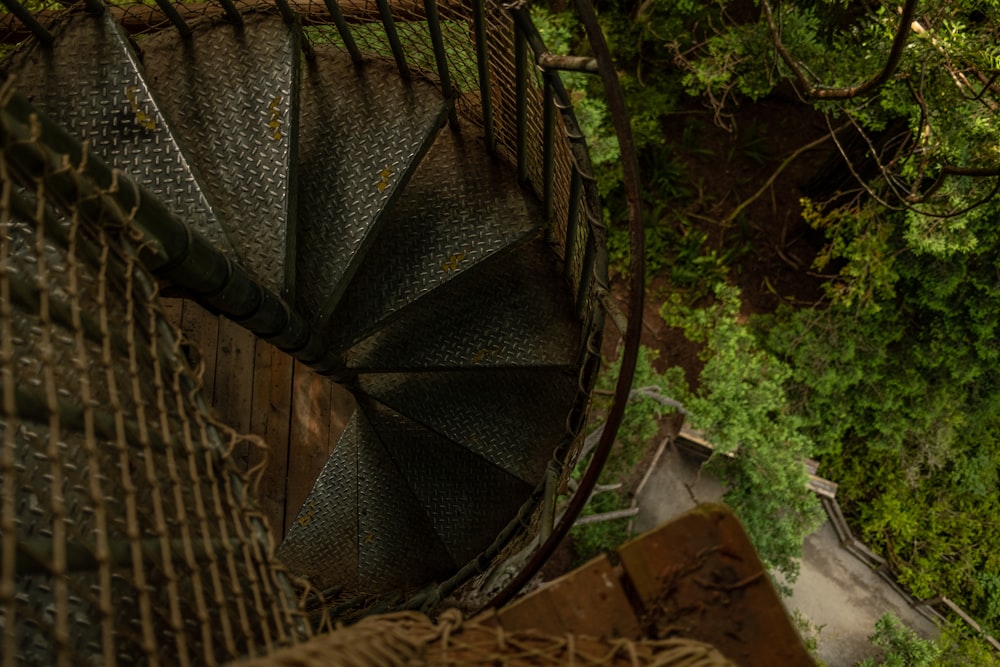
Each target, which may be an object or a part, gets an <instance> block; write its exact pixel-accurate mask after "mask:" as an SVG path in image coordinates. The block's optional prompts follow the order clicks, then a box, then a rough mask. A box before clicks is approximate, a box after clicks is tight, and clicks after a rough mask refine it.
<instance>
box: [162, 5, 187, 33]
mask: <svg viewBox="0 0 1000 667" xmlns="http://www.w3.org/2000/svg"><path fill="white" fill-rule="evenodd" d="M156 5H157V6H158V7H159V8H160V10H161V11H162V12H163V13H164V15H165V16H166V17H167V18H168V19H169V20H170V22H171V23H173V24H174V27H175V28H177V32H178V33H179V34H180V36H181V37H184V38H185V39H186V38H188V37H190V36H191V28H190V27H189V26H188V24H187V22H186V21H185V20H184V19H183V18H181V15H180V14H178V13H177V8H176V7H174V5H173V3H171V2H170V0H156Z"/></svg>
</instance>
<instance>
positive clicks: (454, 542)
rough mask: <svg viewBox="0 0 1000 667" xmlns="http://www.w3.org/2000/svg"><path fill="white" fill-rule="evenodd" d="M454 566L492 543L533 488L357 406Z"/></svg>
mask: <svg viewBox="0 0 1000 667" xmlns="http://www.w3.org/2000/svg"><path fill="white" fill-rule="evenodd" d="M359 405H361V406H362V409H363V410H364V412H365V415H366V416H367V417H368V419H369V420H370V422H371V424H372V426H373V427H374V429H375V431H376V432H377V433H378V436H379V439H380V440H381V441H382V443H383V445H384V446H385V449H386V450H387V451H388V452H389V455H390V456H391V457H392V458H393V460H394V461H395V462H396V465H397V467H398V468H399V470H401V471H402V472H403V475H404V476H405V478H406V480H407V482H408V483H409V485H410V488H412V489H413V492H414V493H415V494H416V496H417V498H419V499H420V503H421V505H422V507H423V508H424V511H425V512H426V513H427V515H428V516H429V517H430V520H431V522H432V524H433V525H434V529H435V531H436V532H437V534H438V535H440V536H441V539H442V541H443V542H444V544H445V546H446V547H447V548H448V551H449V553H450V554H451V555H452V558H453V559H454V560H455V562H456V563H467V562H469V561H470V560H472V559H473V558H475V557H476V556H477V555H479V554H480V553H481V552H482V551H483V550H484V549H486V547H488V546H489V545H490V544H492V543H493V541H494V540H495V539H496V536H497V535H498V534H499V533H500V531H501V530H502V529H503V528H504V526H506V525H507V524H508V523H509V522H510V520H511V519H513V518H514V517H515V516H517V512H518V510H519V509H520V507H521V505H523V504H524V502H525V501H526V500H527V499H528V498H529V496H530V495H531V492H532V490H533V488H534V487H533V486H532V485H530V484H527V483H525V482H524V481H523V480H520V479H518V478H517V477H514V476H513V475H511V474H510V473H508V472H505V471H504V470H502V469H500V468H498V467H497V466H495V465H493V464H492V463H490V462H488V461H486V460H485V459H483V458H481V457H479V456H478V455H476V454H474V453H472V452H470V451H468V450H466V449H464V448H462V447H461V446H459V445H457V444H455V443H454V442H451V441H450V440H447V439H446V438H443V437H442V436H440V435H438V434H437V433H434V432H433V431H429V430H427V429H425V428H424V427H422V426H420V425H419V424H417V423H416V422H413V421H411V420H409V419H407V418H406V417H403V416H402V415H400V414H399V413H397V412H394V411H393V410H390V409H389V408H387V407H385V406H383V405H381V404H379V403H375V402H373V401H367V402H362V403H359Z"/></svg>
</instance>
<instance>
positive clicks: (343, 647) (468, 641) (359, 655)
mask: <svg viewBox="0 0 1000 667" xmlns="http://www.w3.org/2000/svg"><path fill="white" fill-rule="evenodd" d="M493 621H494V619H493V617H492V615H491V614H489V613H487V614H484V615H482V616H479V617H476V618H473V619H470V620H468V621H465V622H463V621H462V616H461V614H460V613H458V612H457V611H456V610H449V611H447V612H445V613H443V614H442V615H441V618H440V619H439V621H438V623H433V622H432V621H431V620H430V619H428V618H427V617H426V616H424V615H422V614H417V613H414V612H400V613H396V614H387V615H384V616H373V617H369V618H366V619H364V620H362V621H361V622H359V623H358V624H356V625H353V626H351V627H347V628H338V629H337V630H336V631H335V632H332V633H330V634H326V635H321V636H317V637H315V638H314V639H312V640H311V641H309V642H306V643H303V644H300V645H298V646H295V647H292V648H288V649H284V650H281V651H278V652H277V653H275V654H273V655H271V656H268V657H266V658H260V659H258V660H253V661H250V662H248V663H241V664H242V665H246V666H247V667H320V666H325V665H331V664H335V665H342V666H345V667H364V666H367V665H380V666H381V667H395V666H397V665H398V666H400V667H402V666H405V665H505V666H508V667H522V666H524V667H527V666H528V665H533V666H542V665H552V666H561V665H595V666H596V665H607V666H612V665H614V666H620V667H639V666H647V665H648V666H653V665H657V666H662V667H735V666H734V665H733V663H732V662H730V661H729V660H727V659H726V658H725V657H723V656H722V654H720V653H719V652H718V651H717V650H716V649H714V648H712V647H711V646H708V645H707V644H703V643H701V642H698V641H694V640H690V639H679V638H677V639H655V640H653V639H651V640H642V641H630V640H627V639H594V638H589V637H580V636H576V635H570V634H567V635H563V636H554V635H545V634H541V633H538V632H534V631H517V632H506V631H504V630H503V629H502V627H500V626H499V625H498V624H496V623H495V622H493Z"/></svg>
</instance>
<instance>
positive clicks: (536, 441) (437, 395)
mask: <svg viewBox="0 0 1000 667" xmlns="http://www.w3.org/2000/svg"><path fill="white" fill-rule="evenodd" d="M357 382H358V389H359V390H360V391H361V392H363V393H364V394H367V395H368V396H370V397H372V398H373V399H375V400H377V401H378V402H380V403H382V404H384V405H387V406H388V407H390V408H392V409H393V410H395V411H396V412H398V413H400V414H402V415H405V416H407V417H409V418H410V419H412V420H413V421H415V422H418V423H420V424H422V425H424V426H426V427H427V428H429V429H431V430H433V431H435V432H437V433H439V434H441V435H442V436H443V437H445V438H448V439H449V440H452V441H454V442H455V443H457V444H459V445H460V446H462V447H464V448H466V449H467V450H469V451H470V452H473V453H475V454H476V455H478V456H481V457H482V458H484V459H486V460H487V461H489V462H490V463H492V464H494V465H496V466H499V467H500V468H502V469H504V470H506V471H507V472H509V473H511V474H512V475H516V476H517V477H519V478H520V479H522V480H524V481H525V482H527V483H528V484H531V485H532V486H534V485H535V484H537V483H538V481H539V480H541V479H542V477H543V475H544V473H545V467H546V464H547V463H548V461H549V459H550V458H551V457H552V453H553V451H554V450H555V449H556V448H557V447H558V446H559V445H560V444H561V443H562V441H563V440H564V438H565V437H566V426H565V425H566V417H567V415H568V414H569V412H570V411H571V410H572V409H573V406H574V402H575V400H576V395H577V378H576V374H575V373H573V372H569V371H563V370H553V369H547V368H545V369H490V370H486V371H452V372H437V373H435V372H430V373H377V374H364V375H361V376H359V377H358V379H357Z"/></svg>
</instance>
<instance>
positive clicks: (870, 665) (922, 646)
mask: <svg viewBox="0 0 1000 667" xmlns="http://www.w3.org/2000/svg"><path fill="white" fill-rule="evenodd" d="M869 639H870V640H871V643H872V644H874V645H875V646H876V647H878V648H879V649H881V652H882V655H881V656H880V657H879V658H869V659H868V660H863V661H861V662H860V663H858V667H876V665H885V667H931V666H932V665H933V664H935V661H936V660H937V658H938V656H939V655H940V654H941V647H940V646H938V645H937V644H936V643H935V642H933V641H930V640H927V639H921V638H920V637H919V636H918V635H917V633H916V632H914V631H913V630H911V629H910V628H908V627H906V626H905V625H903V622H902V621H900V620H899V617H898V616H896V615H895V614H892V613H888V614H884V615H883V616H882V617H881V618H879V619H878V620H877V621H875V631H874V632H873V633H872V635H871V636H870V637H869Z"/></svg>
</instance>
